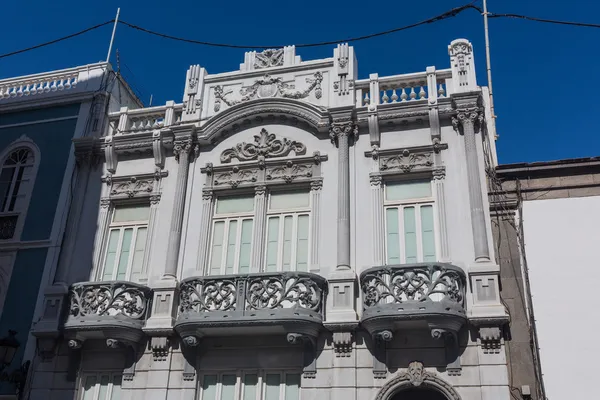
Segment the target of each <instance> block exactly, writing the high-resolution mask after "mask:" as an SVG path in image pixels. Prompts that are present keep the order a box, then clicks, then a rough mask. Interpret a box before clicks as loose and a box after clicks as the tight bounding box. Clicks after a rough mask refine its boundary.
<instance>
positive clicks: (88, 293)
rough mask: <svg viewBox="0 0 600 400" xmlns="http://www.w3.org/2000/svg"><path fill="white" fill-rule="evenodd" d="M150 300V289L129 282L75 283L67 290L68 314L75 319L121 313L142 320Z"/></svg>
mask: <svg viewBox="0 0 600 400" xmlns="http://www.w3.org/2000/svg"><path fill="white" fill-rule="evenodd" d="M151 300H152V290H151V289H150V288H148V287H146V286H142V285H138V284H135V283H132V282H122V281H108V282H83V283H76V284H74V285H72V286H71V290H70V293H69V302H70V305H69V315H70V317H74V318H81V317H87V316H116V315H122V316H125V317H128V318H130V319H133V320H144V319H146V317H147V314H148V310H149V308H150V301H151Z"/></svg>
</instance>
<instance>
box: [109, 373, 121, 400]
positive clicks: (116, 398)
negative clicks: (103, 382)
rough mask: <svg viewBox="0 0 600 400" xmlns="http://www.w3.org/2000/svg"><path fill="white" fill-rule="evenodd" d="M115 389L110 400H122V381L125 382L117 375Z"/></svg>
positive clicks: (114, 383) (113, 388)
mask: <svg viewBox="0 0 600 400" xmlns="http://www.w3.org/2000/svg"><path fill="white" fill-rule="evenodd" d="M113 380H114V382H113V387H112V394H111V396H110V400H121V381H122V380H123V376H122V375H115V377H114V378H113Z"/></svg>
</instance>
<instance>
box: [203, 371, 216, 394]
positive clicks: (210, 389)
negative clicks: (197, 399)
mask: <svg viewBox="0 0 600 400" xmlns="http://www.w3.org/2000/svg"><path fill="white" fill-rule="evenodd" d="M216 397H217V376H216V375H204V380H203V381H202V400H215V399H216Z"/></svg>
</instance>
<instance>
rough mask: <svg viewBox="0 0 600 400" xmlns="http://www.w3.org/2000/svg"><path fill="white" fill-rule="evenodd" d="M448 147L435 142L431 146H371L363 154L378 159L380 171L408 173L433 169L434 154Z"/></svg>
mask: <svg viewBox="0 0 600 400" xmlns="http://www.w3.org/2000/svg"><path fill="white" fill-rule="evenodd" d="M446 148H448V145H446V144H440V143H436V144H435V145H432V146H419V147H410V148H405V149H393V150H379V149H378V148H377V146H373V149H372V150H371V151H368V152H365V156H367V157H371V158H373V159H374V160H378V163H379V171H380V172H381V173H400V174H405V173H410V172H422V171H433V169H434V165H435V160H434V154H435V153H439V152H440V151H441V150H442V149H446Z"/></svg>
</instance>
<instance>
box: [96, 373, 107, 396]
mask: <svg viewBox="0 0 600 400" xmlns="http://www.w3.org/2000/svg"><path fill="white" fill-rule="evenodd" d="M109 382H110V376H108V375H102V376H101V377H100V390H99V391H98V400H110V398H108V397H106V394H107V392H108V383H109Z"/></svg>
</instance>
